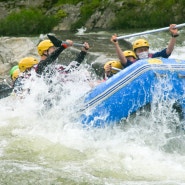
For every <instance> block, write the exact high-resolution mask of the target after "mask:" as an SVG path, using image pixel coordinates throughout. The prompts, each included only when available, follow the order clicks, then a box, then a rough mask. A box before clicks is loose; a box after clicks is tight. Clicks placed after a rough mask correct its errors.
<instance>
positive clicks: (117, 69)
mask: <svg viewBox="0 0 185 185" xmlns="http://www.w3.org/2000/svg"><path fill="white" fill-rule="evenodd" d="M111 68H112V69H113V70H116V71H121V69H119V68H117V67H111Z"/></svg>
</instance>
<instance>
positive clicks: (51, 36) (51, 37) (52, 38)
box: [47, 34, 84, 47]
mask: <svg viewBox="0 0 185 185" xmlns="http://www.w3.org/2000/svg"><path fill="white" fill-rule="evenodd" d="M47 36H48V38H49V40H50V41H51V42H52V43H53V44H54V46H56V47H60V46H61V44H62V43H63V44H68V43H67V42H65V41H61V40H59V39H57V38H56V37H55V36H53V35H49V34H48V35H47ZM73 46H79V47H84V44H79V43H73Z"/></svg>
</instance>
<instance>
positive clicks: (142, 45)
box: [111, 24, 179, 67]
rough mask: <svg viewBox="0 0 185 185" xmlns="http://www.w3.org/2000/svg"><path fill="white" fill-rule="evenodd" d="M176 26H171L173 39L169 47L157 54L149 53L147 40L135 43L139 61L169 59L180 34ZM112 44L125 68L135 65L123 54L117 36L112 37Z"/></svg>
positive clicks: (134, 46) (134, 47) (138, 40)
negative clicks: (158, 58) (159, 58)
mask: <svg viewBox="0 0 185 185" xmlns="http://www.w3.org/2000/svg"><path fill="white" fill-rule="evenodd" d="M175 26H176V24H171V25H170V26H169V31H170V33H171V38H170V41H169V44H168V47H167V48H165V49H163V50H161V51H159V52H156V53H153V54H152V53H149V43H148V41H147V40H145V39H137V40H136V41H135V42H134V43H133V51H134V52H135V54H136V56H137V58H138V60H139V59H147V58H156V57H163V58H168V57H169V56H170V55H171V53H172V51H173V49H174V46H175V43H176V38H177V37H178V36H179V34H178V29H177V28H175ZM111 42H112V43H113V44H114V45H115V48H116V52H117V54H118V57H119V59H120V61H121V63H122V64H123V65H124V67H127V66H129V65H131V64H133V62H132V61H130V60H128V59H127V58H126V57H125V55H124V54H123V52H122V50H121V48H120V46H119V43H118V40H117V35H113V36H112V37H111Z"/></svg>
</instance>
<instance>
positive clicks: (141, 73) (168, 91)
mask: <svg viewBox="0 0 185 185" xmlns="http://www.w3.org/2000/svg"><path fill="white" fill-rule="evenodd" d="M161 80H162V81H165V82H166V83H167V84H168V87H166V85H165V84H164V83H161V82H160V81H161ZM156 84H158V85H156ZM159 84H161V86H160V91H161V90H162V94H160V95H161V97H163V99H165V100H168V99H173V100H174V101H175V102H178V104H179V105H180V106H181V108H182V110H183V112H185V98H184V97H185V61H184V60H175V59H164V58H150V59H145V60H140V61H137V62H136V63H134V64H132V65H131V66H129V67H127V68H126V69H124V70H121V71H120V72H119V73H117V74H115V75H114V76H113V77H111V78H110V79H108V80H107V81H105V82H103V83H101V84H100V85H98V86H96V87H95V88H94V89H92V90H91V91H90V92H89V93H88V94H87V95H86V97H85V100H84V105H83V107H82V108H81V111H82V115H81V120H82V123H83V124H86V125H89V126H93V127H104V126H108V125H112V124H115V123H118V122H120V121H121V120H122V119H123V118H127V117H128V116H129V115H130V114H132V113H134V112H136V111H137V110H139V109H140V108H142V107H144V106H145V105H147V104H150V103H152V101H153V98H154V94H155V93H157V92H158V90H159V89H158V88H159ZM159 98H160V97H159Z"/></svg>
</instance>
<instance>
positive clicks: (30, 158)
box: [0, 30, 185, 185]
mask: <svg viewBox="0 0 185 185" xmlns="http://www.w3.org/2000/svg"><path fill="white" fill-rule="evenodd" d="M184 31H185V30H181V31H180V36H179V37H178V39H177V40H178V42H177V45H176V47H175V50H174V52H173V54H172V55H171V58H176V59H185V53H184V51H185V42H184V39H183V38H184V36H185V33H184ZM130 33H132V32H128V33H123V32H121V31H120V32H119V33H118V34H119V35H123V34H130ZM57 34H58V36H60V38H62V39H64V40H65V39H72V40H74V41H75V42H82V41H88V42H89V44H90V45H91V49H90V52H92V54H90V56H88V57H87V60H86V61H85V63H86V64H85V65H84V64H83V65H82V67H81V69H80V70H79V71H77V72H75V73H74V74H73V76H75V80H73V82H71V81H69V82H68V83H66V84H67V85H65V86H64V87H63V91H62V92H58V95H60V99H59V100H58V102H56V105H55V106H54V108H52V109H50V110H48V111H47V110H45V109H43V105H42V102H43V99H44V98H45V97H46V96H48V94H47V93H46V87H45V85H44V83H43V82H42V80H41V79H39V80H38V81H35V82H34V83H32V93H31V95H29V96H26V98H23V99H21V98H15V97H14V96H11V97H8V98H4V99H2V100H1V101H0V138H1V139H0V160H1V162H0V166H1V167H0V184H3V185H4V184H8V185H14V184H15V185H17V184H19V185H28V184H29V185H30V184H34V185H55V184H56V185H61V184H65V185H66V184H67V185H76V184H78V185H85V184H87V185H94V184H97V185H121V184H124V185H183V184H185V135H184V132H183V131H181V130H176V129H175V128H176V127H175V126H174V125H175V124H178V123H179V120H178V115H177V114H176V113H175V112H172V111H171V110H170V109H169V104H165V103H164V102H162V103H159V104H158V105H159V106H158V107H153V109H152V111H151V112H145V110H143V111H141V112H140V113H138V114H136V115H135V116H134V117H130V118H128V119H127V120H124V121H123V123H122V124H119V125H115V126H114V127H113V128H104V129H96V128H90V129H84V128H83V127H82V125H81V123H80V122H79V120H78V116H79V115H78V112H77V109H78V102H79V99H83V96H84V94H85V93H86V92H88V91H89V90H90V89H91V86H89V84H88V83H86V82H85V81H84V80H83V78H84V73H86V69H87V68H88V69H90V67H91V66H90V65H89V64H93V63H96V62H99V63H103V62H105V61H107V60H109V59H111V58H113V59H114V58H115V59H116V58H117V57H116V54H115V49H114V47H113V45H112V44H111V42H110V37H111V35H112V34H113V32H112V33H111V32H105V31H98V32H91V33H82V34H79V33H78V34H75V35H73V36H72V35H71V34H69V33H61V35H59V33H57ZM169 37H170V36H169V34H168V33H167V32H163V33H156V34H150V35H145V38H146V39H148V40H149V42H150V45H151V47H150V50H151V51H152V52H153V51H157V50H158V49H162V48H164V47H166V45H167V43H168V40H169ZM135 39H136V38H130V39H127V41H129V42H133V40H135ZM34 40H37V39H35V38H34ZM121 46H122V47H127V45H125V44H124V43H123V45H122V44H121ZM65 57H66V58H67V57H68V56H67V55H65ZM94 71H95V72H96V70H94ZM94 71H91V70H90V72H92V73H93V72H94ZM83 72H84V73H83ZM92 76H93V77H94V79H95V80H97V79H96V74H95V73H93V75H92ZM56 88H57V85H56ZM156 101H157V97H156Z"/></svg>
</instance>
